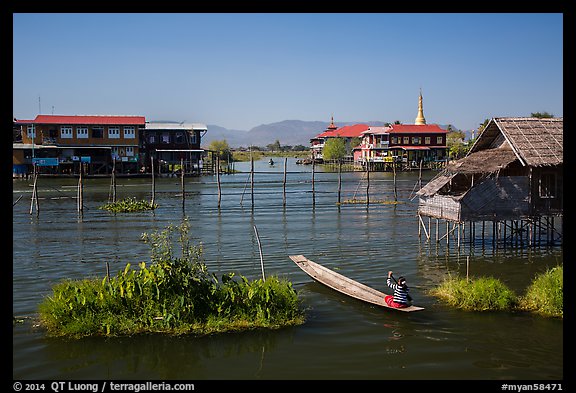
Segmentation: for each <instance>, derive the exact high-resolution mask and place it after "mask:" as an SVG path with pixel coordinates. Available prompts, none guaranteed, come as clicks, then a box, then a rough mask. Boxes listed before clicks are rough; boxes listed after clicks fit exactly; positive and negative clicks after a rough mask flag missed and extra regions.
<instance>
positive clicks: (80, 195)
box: [76, 162, 84, 213]
mask: <svg viewBox="0 0 576 393" xmlns="http://www.w3.org/2000/svg"><path fill="white" fill-rule="evenodd" d="M82 167H83V163H82V162H81V163H80V176H79V177H78V192H77V204H76V205H77V208H78V213H82V211H83V210H84V201H83V200H82V198H83V197H84V195H83V194H84V186H83V184H82V172H83V170H82V169H83V168H82Z"/></svg>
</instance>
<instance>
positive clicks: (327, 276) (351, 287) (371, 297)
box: [289, 255, 424, 312]
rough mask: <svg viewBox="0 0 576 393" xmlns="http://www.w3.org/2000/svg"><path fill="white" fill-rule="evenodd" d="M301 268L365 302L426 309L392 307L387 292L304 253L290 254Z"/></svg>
mask: <svg viewBox="0 0 576 393" xmlns="http://www.w3.org/2000/svg"><path fill="white" fill-rule="evenodd" d="M289 257H290V259H292V261H294V263H296V265H298V267H299V268H300V269H302V270H303V271H304V272H305V273H306V274H308V275H309V276H310V277H312V278H313V279H314V280H316V281H318V282H319V283H321V284H324V285H326V286H327V287H330V288H332V289H334V290H336V291H338V292H340V293H343V294H345V295H348V296H350V297H353V298H355V299H358V300H361V301H363V302H367V303H372V304H375V305H377V306H382V307H386V308H389V309H392V310H398V311H404V312H411V311H420V310H424V308H423V307H417V306H408V307H402V308H395V307H390V306H389V305H388V304H387V303H386V302H385V301H384V297H385V296H386V294H385V293H382V292H380V291H378V290H376V289H374V288H371V287H369V286H367V285H365V284H362V283H359V282H357V281H354V280H352V279H350V278H348V277H346V276H343V275H342V274H339V273H336V272H335V271H333V270H330V269H328V268H327V267H324V266H322V265H319V264H317V263H316V262H313V261H311V260H309V259H308V258H306V257H305V256H304V255H290V256H289Z"/></svg>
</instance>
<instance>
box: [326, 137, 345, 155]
mask: <svg viewBox="0 0 576 393" xmlns="http://www.w3.org/2000/svg"><path fill="white" fill-rule="evenodd" d="M345 155H346V142H345V141H344V138H341V137H336V138H328V140H327V141H326V143H324V149H323V150H322V156H323V157H324V159H325V160H340V159H342V158H344V156H345Z"/></svg>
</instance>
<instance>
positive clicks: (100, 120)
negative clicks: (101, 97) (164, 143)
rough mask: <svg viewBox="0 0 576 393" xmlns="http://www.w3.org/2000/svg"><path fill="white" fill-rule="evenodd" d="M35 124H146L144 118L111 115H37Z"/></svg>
mask: <svg viewBox="0 0 576 393" xmlns="http://www.w3.org/2000/svg"><path fill="white" fill-rule="evenodd" d="M34 123H36V124H86V125H87V124H95V125H96V124H97V125H111V124H118V125H135V126H143V125H145V124H146V118H145V117H144V116H111V115H90V116H86V115H73V116H62V115H38V116H36V119H34Z"/></svg>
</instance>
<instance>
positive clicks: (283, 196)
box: [282, 157, 288, 206]
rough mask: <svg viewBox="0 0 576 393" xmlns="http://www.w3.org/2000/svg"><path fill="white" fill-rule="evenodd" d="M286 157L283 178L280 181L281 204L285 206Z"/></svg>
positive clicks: (286, 158)
mask: <svg viewBox="0 0 576 393" xmlns="http://www.w3.org/2000/svg"><path fill="white" fill-rule="evenodd" d="M287 163H288V157H285V158H284V180H283V181H282V206H286V167H287Z"/></svg>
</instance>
